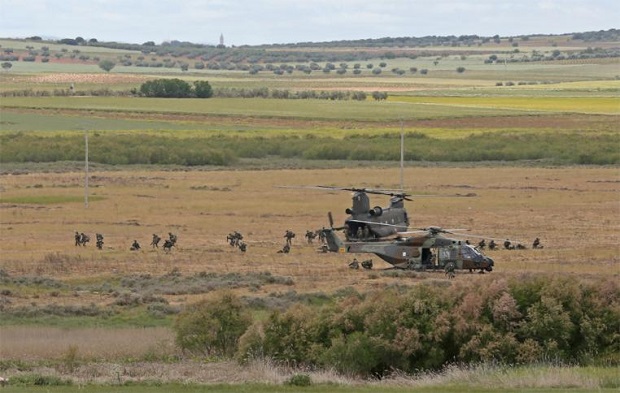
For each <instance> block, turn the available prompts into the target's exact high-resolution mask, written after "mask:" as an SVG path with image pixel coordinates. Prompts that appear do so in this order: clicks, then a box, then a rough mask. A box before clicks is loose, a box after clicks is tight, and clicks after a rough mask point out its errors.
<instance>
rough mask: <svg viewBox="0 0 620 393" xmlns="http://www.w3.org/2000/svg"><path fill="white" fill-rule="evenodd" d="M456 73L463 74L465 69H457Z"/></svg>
mask: <svg viewBox="0 0 620 393" xmlns="http://www.w3.org/2000/svg"><path fill="white" fill-rule="evenodd" d="M456 72H458V73H459V74H462V73H463V72H465V67H457V68H456Z"/></svg>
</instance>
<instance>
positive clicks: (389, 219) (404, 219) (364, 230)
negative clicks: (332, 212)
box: [304, 186, 412, 240]
mask: <svg viewBox="0 0 620 393" xmlns="http://www.w3.org/2000/svg"><path fill="white" fill-rule="evenodd" d="M304 188H314V189H320V190H336V191H351V192H353V196H352V197H351V199H352V205H351V207H349V208H347V209H346V210H345V213H347V214H348V215H349V217H347V218H346V219H345V221H344V227H343V228H344V229H345V230H346V236H347V239H351V240H354V239H355V240H371V239H380V238H384V237H387V236H391V235H395V234H397V233H398V232H403V231H406V230H407V228H408V227H409V217H408V216H407V210H406V209H405V204H404V201H411V200H412V199H410V198H409V197H410V196H411V195H409V194H406V193H404V192H402V191H397V190H377V189H371V188H355V187H330V186H312V187H304ZM368 194H376V195H388V196H390V197H391V198H390V205H389V206H387V207H381V206H375V207H372V208H371V207H370V206H371V205H370V198H369V197H368Z"/></svg>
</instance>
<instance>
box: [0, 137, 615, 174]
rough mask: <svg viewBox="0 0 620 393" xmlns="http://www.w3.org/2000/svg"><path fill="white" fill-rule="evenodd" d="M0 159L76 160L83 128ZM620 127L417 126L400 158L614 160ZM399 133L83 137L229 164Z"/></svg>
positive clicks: (191, 162) (383, 148) (350, 155)
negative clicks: (453, 130)
mask: <svg viewBox="0 0 620 393" xmlns="http://www.w3.org/2000/svg"><path fill="white" fill-rule="evenodd" d="M0 144H1V145H2V155H1V156H0V162H2V163H9V162H16V163H24V162H57V161H82V160H83V159H84V142H83V137H82V136H81V135H75V136H60V135H58V136H54V137H42V136H38V135H29V134H26V133H11V134H9V133H5V134H3V135H0ZM618 145H620V134H617V133H615V134H614V133H609V134H602V133H601V134H596V135H591V134H589V133H580V132H577V131H574V132H557V133H548V132H545V133H540V134H534V133H526V134H519V133H514V132H494V133H485V134H478V135H470V136H468V137H466V138H463V139H435V138H430V137H427V136H425V135H424V134H421V133H410V134H408V135H406V136H405V160H407V161H430V162H477V161H519V160H545V161H550V162H554V163H556V164H588V165H609V164H618V163H620V151H619V150H618V149H617V148H615V147H617V146H618ZM399 152H400V138H399V135H397V134H382V135H376V136H368V135H351V136H348V137H345V138H344V139H337V138H330V137H325V138H316V137H313V136H312V135H304V136H298V135H294V136H278V137H277V138H276V137H273V138H270V137H263V136H257V137H236V136H221V135H220V136H217V137H195V138H174V137H166V136H155V135H143V134H139V133H136V134H131V135H118V134H105V133H97V134H95V135H94V137H92V138H91V139H90V141H89V159H90V161H91V162H95V163H101V164H110V165H121V164H122V165H126V164H129V165H131V164H154V165H170V164H173V165H184V166H197V165H224V166H225V165H232V164H234V163H235V162H236V161H237V160H238V159H240V158H268V157H280V158H303V159H306V160H362V161H398V160H399V159H400V154H399Z"/></svg>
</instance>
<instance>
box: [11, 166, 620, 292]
mask: <svg viewBox="0 0 620 393" xmlns="http://www.w3.org/2000/svg"><path fill="white" fill-rule="evenodd" d="M83 183H84V175H83V173H28V174H4V175H2V177H1V178H0V186H1V190H2V204H1V210H0V213H1V221H0V224H1V226H0V230H1V236H2V239H3V241H2V244H1V246H0V247H1V251H2V261H1V264H0V268H2V269H4V270H5V271H6V272H7V273H9V274H10V275H34V274H37V275H45V276H50V277H55V278H58V279H62V280H88V279H91V280H92V279H94V278H95V277H106V276H114V275H118V274H129V273H150V274H153V275H161V274H164V273H166V272H169V271H171V270H172V269H173V268H177V269H178V270H179V271H180V272H181V273H183V274H185V273H188V274H189V273H195V272H201V271H205V272H221V273H229V272H239V273H244V272H263V271H269V272H271V273H272V274H274V275H280V276H288V277H292V278H293V280H294V285H293V289H294V290H295V291H298V292H308V291H323V292H333V291H334V290H337V289H339V288H343V287H346V286H354V287H355V288H357V289H358V290H361V291H364V290H367V289H370V288H375V287H378V286H381V285H385V284H387V282H388V281H391V280H393V279H390V278H386V277H381V276H380V275H378V274H377V272H352V271H349V270H348V268H347V260H348V259H350V258H349V256H346V255H336V254H327V255H326V254H321V253H318V252H317V250H316V245H313V246H311V245H308V244H306V242H305V239H304V238H303V235H304V234H305V231H306V230H308V229H318V228H321V227H322V226H325V225H328V224H327V212H328V211H332V212H333V213H334V217H335V220H336V222H337V223H338V222H342V221H343V220H344V218H345V216H346V215H345V213H344V209H345V208H346V207H348V206H349V205H350V199H349V198H350V196H349V194H348V193H347V192H324V191H318V190H308V189H282V188H278V187H277V186H280V185H285V186H308V185H317V184H321V185H340V186H357V187H372V188H392V189H393V188H397V187H398V183H399V173H398V170H397V169H394V168H347V169H322V170H262V171H261V170H247V171H245V170H234V171H227V170H218V171H201V170H192V171H157V170H149V171H139V170H129V171H124V170H123V171H102V172H97V171H91V176H90V180H89V186H90V199H91V201H90V202H89V205H88V207H85V204H84V188H83ZM405 184H406V185H407V186H408V189H409V191H410V192H411V193H413V194H427V195H440V196H444V195H453V196H455V197H431V198H416V199H415V200H414V201H413V202H410V203H409V204H408V206H407V207H408V211H409V215H410V217H411V221H412V225H413V226H414V227H426V226H430V225H438V226H442V227H444V228H465V229H468V230H469V232H464V233H471V234H472V239H471V240H472V241H474V240H476V239H477V238H474V237H473V236H476V235H482V236H485V237H494V238H497V239H504V238H510V239H511V240H512V241H513V242H521V243H523V244H524V245H527V246H530V245H531V241H532V240H533V239H534V238H535V237H540V238H541V240H542V242H543V244H544V245H545V248H544V249H543V250H532V249H528V250H523V251H505V250H501V251H495V252H491V256H492V257H493V258H494V259H495V260H496V271H495V272H493V273H492V274H491V275H511V274H523V273H532V274H535V273H551V274H578V275H580V276H584V277H587V276H589V275H604V276H608V275H610V274H611V275H618V274H619V273H620V272H619V271H618V262H619V258H620V253H619V248H618V247H619V246H618V244H620V222H619V221H620V220H619V219H620V200H619V197H618V195H620V194H619V191H620V172H619V171H618V169H617V168H605V167H562V168H529V167H495V168H487V167H471V168H453V167H415V168H406V170H405ZM466 195H469V196H466ZM27 198H30V199H27ZM20 201H26V202H29V203H19V202H20ZM55 201H60V202H55ZM63 201H66V202H63ZM37 202H41V203H37ZM371 202H372V203H373V205H375V204H376V205H382V206H385V205H386V204H387V200H386V199H382V198H379V197H375V198H373V199H372V200H371ZM286 229H291V230H293V231H294V232H296V233H297V235H298V236H297V238H296V239H295V241H294V244H293V245H294V247H293V249H292V252H291V253H290V254H288V255H283V254H278V253H277V251H278V250H279V249H281V247H282V245H283V244H284V238H283V235H284V232H285V230H286ZM233 230H238V231H240V232H241V233H243V234H244V236H245V239H246V240H247V242H248V244H249V249H248V251H247V252H246V253H241V252H239V250H237V249H233V248H231V247H230V246H229V245H228V244H227V243H226V235H227V234H228V233H230V232H231V231H233ZM75 231H80V232H85V233H87V234H89V235H90V236H91V239H92V241H91V243H90V244H88V246H86V247H75V246H74V244H73V234H74V232H75ZM168 232H173V233H176V234H177V235H178V237H179V243H178V248H176V249H173V250H172V251H171V252H169V253H166V252H163V251H162V250H161V249H159V250H153V249H151V247H149V243H150V240H151V236H152V234H154V233H157V234H159V235H160V236H162V237H167V234H168ZM95 233H102V234H103V235H104V236H105V245H104V249H103V250H101V251H100V250H97V249H96V248H95V246H94V240H95ZM134 239H135V240H138V241H139V242H140V244H141V245H142V246H143V247H142V250H140V251H138V252H131V251H129V248H130V245H131V243H132V241H133V240H134ZM350 257H351V258H352V256H350ZM374 259H375V261H376V263H375V266H376V269H383V268H387V267H389V265H387V264H384V263H383V262H380V261H379V259H378V258H374ZM428 276H429V279H438V280H440V279H443V278H442V277H440V276H439V275H433V274H428ZM422 277H423V279H425V275H422ZM457 279H459V280H480V281H482V282H484V280H485V276H478V275H469V274H463V275H459V276H458V278H457ZM269 290H273V288H270V289H269ZM64 300H65V299H58V298H57V299H54V301H64ZM26 301H27V300H26ZM66 301H75V300H74V299H66ZM79 301H83V299H81V300H79Z"/></svg>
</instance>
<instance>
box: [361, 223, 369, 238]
mask: <svg viewBox="0 0 620 393" xmlns="http://www.w3.org/2000/svg"><path fill="white" fill-rule="evenodd" d="M362 236H363V237H364V239H368V238H370V228H368V225H366V226H365V227H364V229H363V230H362Z"/></svg>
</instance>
